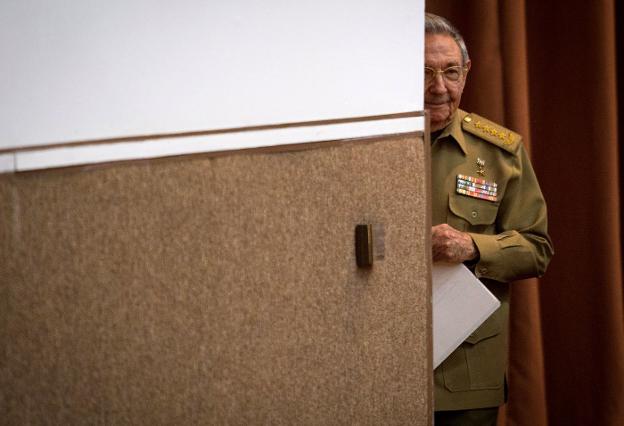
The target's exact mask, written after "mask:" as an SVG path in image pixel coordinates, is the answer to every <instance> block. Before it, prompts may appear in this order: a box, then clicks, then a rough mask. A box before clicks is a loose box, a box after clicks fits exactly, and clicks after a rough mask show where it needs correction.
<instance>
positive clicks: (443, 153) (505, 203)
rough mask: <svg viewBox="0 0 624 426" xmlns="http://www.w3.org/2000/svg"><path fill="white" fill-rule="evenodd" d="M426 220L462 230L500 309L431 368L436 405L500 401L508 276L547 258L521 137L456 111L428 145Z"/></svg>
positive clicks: (541, 214) (537, 195)
mask: <svg viewBox="0 0 624 426" xmlns="http://www.w3.org/2000/svg"><path fill="white" fill-rule="evenodd" d="M431 157H432V159H431V173H432V213H433V216H432V223H433V225H437V224H440V223H448V224H449V225H451V226H452V227H454V228H456V229H458V230H460V231H464V232H468V233H469V234H470V236H471V237H472V239H473V240H474V242H475V245H476V246H477V248H478V250H479V259H478V261H476V262H475V263H474V264H473V265H470V267H471V269H473V271H474V273H475V275H476V276H477V277H478V278H479V279H480V280H481V281H482V282H483V283H484V284H485V285H486V286H487V287H488V289H489V290H490V291H491V292H492V293H493V294H494V295H495V296H496V297H497V298H498V299H499V300H500V301H501V307H500V308H499V309H498V310H497V311H496V312H495V313H494V314H492V316H491V317H490V318H488V319H487V320H486V321H485V322H484V323H483V324H482V325H481V326H480V327H479V328H478V329H477V330H476V331H475V332H474V333H472V334H471V335H470V337H469V338H468V339H467V340H466V341H465V342H464V343H462V345H461V346H460V347H459V348H458V349H457V350H455V352H453V353H452V354H451V355H450V356H449V357H448V358H447V359H446V360H445V361H444V362H443V363H442V364H441V365H440V366H439V367H438V368H437V369H436V370H435V373H434V382H435V409H436V410H464V409H471V408H482V407H494V406H498V405H501V404H502V403H503V402H504V399H505V389H504V388H505V370H506V366H507V362H506V361H507V319H508V314H509V285H508V284H507V283H509V282H510V281H514V280H518V279H522V278H528V277H536V276H541V275H542V274H543V273H544V271H545V270H546V266H547V265H548V262H549V261H550V258H551V256H552V255H553V248H552V244H551V242H550V239H549V237H548V235H547V230H546V204H545V202H544V198H543V196H542V193H541V191H540V188H539V185H538V183H537V179H536V177H535V173H534V172H533V168H532V167H531V164H530V162H529V159H528V156H527V154H526V151H525V149H524V147H523V145H522V140H521V137H520V136H519V135H518V134H516V133H514V132H511V131H510V130H507V129H505V128H503V127H501V126H498V125H497V124H494V123H492V122H490V121H488V120H486V119H484V118H482V117H479V116H477V115H475V114H467V113H466V112H465V111H462V110H457V112H456V114H455V117H454V119H453V121H452V122H451V123H450V124H449V125H448V126H447V127H446V128H445V129H444V130H443V131H442V133H441V134H440V135H439V136H438V137H437V139H436V140H435V141H432V147H431Z"/></svg>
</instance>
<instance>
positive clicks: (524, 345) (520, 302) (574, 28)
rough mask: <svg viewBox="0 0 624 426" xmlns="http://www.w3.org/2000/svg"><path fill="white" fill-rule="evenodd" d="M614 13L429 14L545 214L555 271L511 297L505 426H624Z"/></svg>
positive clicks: (433, 8) (491, 8) (474, 4)
mask: <svg viewBox="0 0 624 426" xmlns="http://www.w3.org/2000/svg"><path fill="white" fill-rule="evenodd" d="M615 7H616V4H615V1H614V0H602V1H596V2H585V1H580V0H570V1H567V2H544V1H541V0H515V1H505V0H478V1H476V0H468V1H462V2H457V1H452V0H428V1H427V2H426V9H427V11H429V12H433V13H436V14H439V15H441V16H444V17H446V18H448V19H449V20H450V21H451V22H453V23H454V24H455V25H456V26H457V27H458V28H459V30H460V31H461V32H462V34H463V35H464V38H465V39H466V43H467V45H468V50H469V53H470V57H471V59H472V69H471V71H470V74H469V76H468V82H467V85H466V90H465V92H464V97H463V99H462V108H463V109H466V110H468V111H470V112H475V113H477V114H480V115H483V116H485V117H488V118H490V119H492V120H493V121H497V122H499V123H501V124H503V125H505V126H507V127H509V128H512V129H513V130H515V131H517V132H518V133H520V134H522V135H523V136H524V143H525V145H526V146H527V148H529V152H530V154H531V158H532V161H533V166H534V168H535V171H536V173H537V176H538V178H539V180H540V184H541V186H542V191H543V192H544V196H545V198H546V202H547V204H548V212H549V215H548V216H549V231H550V235H551V237H552V239H553V242H554V244H555V257H554V258H553V261H552V263H551V265H550V267H549V269H548V271H547V273H546V275H545V276H544V277H542V278H541V279H539V280H536V279H533V280H526V281H522V282H516V283H513V285H512V299H511V315H510V343H509V348H510V351H509V354H510V355H509V371H508V381H509V386H510V392H509V401H508V403H507V404H506V405H505V406H504V407H503V408H502V410H501V413H502V416H501V420H500V421H499V424H501V425H509V426H512V425H519V426H523V425H527V426H534V425H567V426H569V425H594V424H595V425H602V426H609V425H614V426H615V425H620V424H622V422H623V421H624V312H623V306H622V305H623V291H622V256H621V253H622V250H621V247H622V246H621V239H620V235H621V234H620V225H621V223H622V222H621V216H620V206H619V204H620V198H621V193H622V187H621V186H620V177H619V172H618V170H619V150H618V108H617V107H618V96H617V94H618V90H617V89H618V79H617V78H618V72H617V63H618V61H621V60H622V58H618V56H617V49H616V21H615V19H616V18H615V16H616V15H615ZM622 87H624V85H623V84H622V82H620V92H623V91H624V90H622Z"/></svg>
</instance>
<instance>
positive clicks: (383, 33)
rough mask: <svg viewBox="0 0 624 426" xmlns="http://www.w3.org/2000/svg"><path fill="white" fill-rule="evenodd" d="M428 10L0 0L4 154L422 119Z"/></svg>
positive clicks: (416, 1) (316, 0)
mask: <svg viewBox="0 0 624 426" xmlns="http://www.w3.org/2000/svg"><path fill="white" fill-rule="evenodd" d="M423 13H424V0H340V1H336V0H298V1H287V0H262V1H260V0H258V1H254V0H228V1H225V0H223V1H217V0H176V1H171V0H56V1H53V0H2V1H1V2H0V62H1V63H2V66H0V149H8V148H15V147H23V146H32V145H43V144H52V143H64V142H72V141H84V140H95V139H106V138H116V137H126V136H134V135H147V134H169V133H178V132H187V131H200V130H210V129H222V128H232V127H243V126H251V125H259V124H273V123H285V122H299V121H309V120H320V119H330V118H345V117H354V116H365V115H377V114H389V113H397V112H406V111H421V110H422V109H423V104H422V93H423V88H422V83H423V76H422V61H423V22H424V19H423ZM224 148H225V147H224Z"/></svg>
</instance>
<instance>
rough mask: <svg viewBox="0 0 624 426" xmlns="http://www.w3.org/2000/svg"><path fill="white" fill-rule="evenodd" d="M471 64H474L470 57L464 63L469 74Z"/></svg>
mask: <svg viewBox="0 0 624 426" xmlns="http://www.w3.org/2000/svg"><path fill="white" fill-rule="evenodd" d="M471 66H472V62H471V61H470V59H468V60H467V61H466V63H465V64H464V67H466V74H468V71H470V67H471Z"/></svg>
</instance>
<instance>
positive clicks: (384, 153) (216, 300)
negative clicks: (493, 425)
mask: <svg viewBox="0 0 624 426" xmlns="http://www.w3.org/2000/svg"><path fill="white" fill-rule="evenodd" d="M426 151H427V146H425V145H424V144H423V140H422V137H419V136H416V135H412V136H404V137H388V138H384V139H380V140H366V141H358V142H356V141H353V142H342V143H329V144H318V145H315V148H314V149H310V150H303V151H297V152H283V153H277V152H273V153H263V152H255V151H248V152H244V153H239V154H234V155H223V156H218V157H214V158H213V157H201V156H199V157H184V158H179V159H170V160H161V161H147V162H140V163H126V164H116V165H115V164H113V165H107V166H99V167H85V168H74V169H66V170H56V171H42V172H35V173H27V174H19V175H3V176H0V237H1V238H0V247H1V248H2V253H1V254H0V256H1V257H0V265H1V267H2V271H1V272H2V274H1V275H0V303H1V308H0V333H1V334H0V337H1V341H2V351H0V356H1V357H2V358H1V359H0V361H1V362H0V389H2V399H0V401H2V403H0V418H2V419H3V420H2V421H1V423H2V424H8V425H25V424H117V425H119V424H149V425H151V424H178V425H183V424H187V425H190V424H319V425H326V424H363V425H365V424H370V425H374V424H376V425H378V424H411V425H414V424H417V425H426V424H428V422H429V421H430V419H431V417H430V416H431V415H430V411H431V384H430V382H431V359H430V355H429V354H428V348H430V347H431V345H430V327H431V324H430V307H429V302H428V301H429V300H430V294H429V293H430V288H429V284H428V277H429V265H428V262H427V259H428V257H427V256H423V253H429V250H430V246H429V223H428V203H427V200H428V196H427V190H428V187H427V171H426V162H425V159H426ZM359 223H373V224H376V225H377V226H382V227H383V228H384V231H385V256H384V259H383V260H380V259H377V260H376V261H375V263H374V265H373V267H372V269H370V270H362V269H358V268H357V266H356V262H355V250H354V239H355V238H354V230H355V225H356V224H359Z"/></svg>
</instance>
